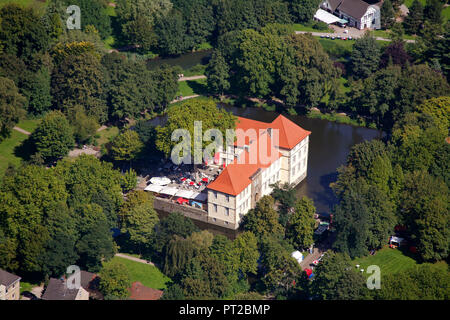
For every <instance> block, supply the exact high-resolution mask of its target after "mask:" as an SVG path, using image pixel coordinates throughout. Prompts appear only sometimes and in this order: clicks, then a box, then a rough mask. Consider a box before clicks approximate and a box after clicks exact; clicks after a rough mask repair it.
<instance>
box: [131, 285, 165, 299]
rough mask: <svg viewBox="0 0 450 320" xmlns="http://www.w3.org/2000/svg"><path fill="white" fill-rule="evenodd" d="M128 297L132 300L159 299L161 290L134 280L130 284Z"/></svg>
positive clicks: (161, 293)
mask: <svg viewBox="0 0 450 320" xmlns="http://www.w3.org/2000/svg"><path fill="white" fill-rule="evenodd" d="M129 290H130V299H133V300H159V299H160V298H161V296H162V295H163V291H161V290H156V289H152V288H149V287H146V286H144V285H143V284H142V283H140V282H138V281H136V282H133V283H132V284H131V288H130V289H129Z"/></svg>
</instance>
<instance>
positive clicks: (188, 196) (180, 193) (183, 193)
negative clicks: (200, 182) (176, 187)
mask: <svg viewBox="0 0 450 320" xmlns="http://www.w3.org/2000/svg"><path fill="white" fill-rule="evenodd" d="M193 194H194V191H190V190H180V191H178V192H177V193H176V194H175V196H177V197H181V198H185V199H191V197H192V195H193Z"/></svg>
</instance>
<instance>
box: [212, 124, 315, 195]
mask: <svg viewBox="0 0 450 320" xmlns="http://www.w3.org/2000/svg"><path fill="white" fill-rule="evenodd" d="M238 129H242V130H243V131H247V130H249V129H254V130H256V140H255V141H254V139H251V138H249V137H248V136H245V137H242V136H241V138H240V139H239V135H240V134H243V133H242V132H241V133H239V131H238V132H237V142H236V146H238V147H243V145H242V143H243V141H245V142H244V144H245V145H248V147H249V148H248V150H246V149H244V151H243V152H242V153H241V154H240V155H239V158H238V159H235V160H234V161H233V162H232V163H230V164H229V165H228V166H227V167H226V168H225V169H224V170H223V171H222V172H221V173H220V175H219V176H218V177H217V178H216V179H215V180H214V181H213V182H211V183H210V184H209V185H208V189H211V190H216V191H219V192H223V193H226V194H230V195H233V196H236V195H238V194H240V193H241V192H242V191H243V190H244V189H245V188H246V187H247V186H248V185H249V184H250V183H251V177H252V176H253V175H254V174H255V173H256V172H257V171H258V170H259V169H262V168H266V167H269V166H270V165H271V164H272V163H274V162H275V161H276V160H278V159H279V158H280V157H281V156H282V154H281V153H280V152H279V151H278V150H277V149H276V148H275V147H278V148H282V149H287V150H290V149H292V148H294V147H295V146H296V145H297V144H299V143H300V142H301V141H302V140H303V139H305V138H306V137H307V136H309V135H310V134H311V132H310V131H306V130H304V129H303V128H301V127H300V126H298V125H296V124H295V123H294V122H292V121H291V120H289V119H287V118H286V117H284V116H282V115H280V116H278V117H277V118H276V119H275V120H274V121H272V122H271V123H266V122H261V121H256V120H250V119H246V118H242V117H238V122H237V124H236V130H238ZM268 129H274V130H278V132H279V143H278V145H272V139H270V137H271V136H272V133H271V132H273V131H269V130H268ZM260 130H261V131H260ZM261 148H263V149H265V150H261ZM260 151H261V152H260ZM255 153H256V159H255V158H254V155H255ZM260 155H267V157H268V158H267V159H261V157H260ZM262 160H265V161H262Z"/></svg>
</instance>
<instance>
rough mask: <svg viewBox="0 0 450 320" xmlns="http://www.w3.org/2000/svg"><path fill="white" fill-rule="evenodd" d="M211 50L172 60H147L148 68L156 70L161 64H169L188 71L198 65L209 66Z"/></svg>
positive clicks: (172, 58)
mask: <svg viewBox="0 0 450 320" xmlns="http://www.w3.org/2000/svg"><path fill="white" fill-rule="evenodd" d="M211 52H212V51H211V50H203V51H197V52H189V53H185V54H182V55H179V56H176V57H170V58H160V57H157V58H154V59H149V60H147V66H148V67H149V68H150V69H154V68H156V67H158V66H159V65H161V64H168V65H171V66H180V67H181V68H182V69H184V70H187V69H190V68H192V67H194V66H196V65H198V64H207V63H208V61H209V58H210V57H211Z"/></svg>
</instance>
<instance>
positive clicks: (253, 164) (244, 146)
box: [207, 115, 311, 229]
mask: <svg viewBox="0 0 450 320" xmlns="http://www.w3.org/2000/svg"><path fill="white" fill-rule="evenodd" d="M310 134H311V132H310V131H306V130H304V129H302V128H301V127H300V126H298V125H296V124H295V123H293V122H292V121H290V120H289V119H287V118H286V117H284V116H282V115H280V116H278V117H277V118H276V119H275V120H274V121H272V122H271V123H265V122H261V121H255V120H250V119H246V118H242V117H239V118H238V121H237V124H236V138H237V139H236V142H235V144H234V148H227V150H226V152H221V153H220V154H219V156H218V159H219V163H218V165H219V166H223V167H224V169H223V171H222V172H221V173H220V174H219V176H218V177H217V178H216V179H215V180H214V181H213V182H211V183H210V184H209V185H208V186H207V192H208V203H207V204H208V210H207V211H208V220H209V221H210V222H211V223H214V224H217V225H220V226H223V227H226V228H230V229H237V228H238V227H239V223H240V222H241V220H242V218H243V216H244V215H245V214H246V213H247V212H248V211H249V210H250V209H253V208H254V207H255V206H256V203H257V202H258V200H259V199H260V198H261V197H263V196H265V195H269V194H270V193H271V192H272V188H271V185H272V184H275V183H277V182H279V183H281V184H284V183H288V184H290V185H292V186H296V185H297V184H299V183H300V182H301V181H302V180H303V179H305V178H306V175H307V167H308V147H309V135H310ZM232 159H233V160H232Z"/></svg>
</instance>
